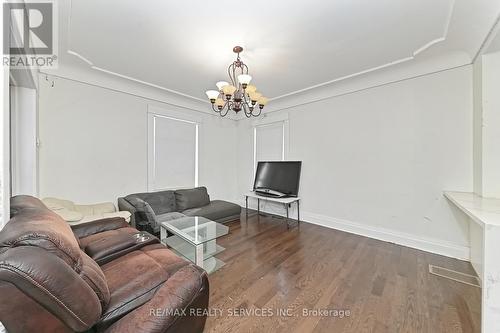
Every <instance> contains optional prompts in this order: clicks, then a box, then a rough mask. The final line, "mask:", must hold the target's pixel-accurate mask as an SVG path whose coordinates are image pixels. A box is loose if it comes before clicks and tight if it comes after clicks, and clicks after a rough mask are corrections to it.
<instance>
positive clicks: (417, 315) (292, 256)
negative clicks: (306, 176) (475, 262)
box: [205, 215, 481, 333]
mask: <svg viewBox="0 0 500 333" xmlns="http://www.w3.org/2000/svg"><path fill="white" fill-rule="evenodd" d="M228 225H229V226H230V232H229V235H227V236H225V237H223V238H221V239H220V241H218V242H219V244H221V245H222V246H224V247H225V248H226V251H225V252H222V253H221V254H219V255H218V256H217V257H218V258H220V259H221V260H223V261H225V262H226V266H224V267H223V268H222V269H221V270H219V271H217V272H215V273H213V274H211V275H210V308H211V309H212V310H213V316H211V317H209V318H208V320H207V325H206V329H205V332H339V333H340V332H353V333H354V332H355V333H360V332H384V333H385V332H419V333H420V332H429V333H437V332H453V333H456V332H480V329H479V325H480V304H481V299H480V289H479V288H476V287H471V286H467V285H464V284H461V283H458V282H454V281H451V280H447V279H444V278H441V277H437V276H434V275H430V274H429V273H428V265H429V264H434V265H439V266H443V267H447V268H451V269H456V270H460V271H462V272H466V273H473V271H472V267H471V266H470V264H469V263H467V262H463V261H459V260H455V259H450V258H446V257H442V256H438V255H434V254H430V253H427V252H422V251H418V250H414V249H411V248H407V247H403V246H399V245H395V244H390V243H385V242H381V241H377V240H373V239H370V238H365V237H361V236H356V235H353V234H349V233H345V232H341V231H336V230H333V229H328V228H324V227H320V226H316V225H313V224H308V223H301V225H300V229H297V228H296V227H294V228H292V229H290V231H287V230H286V227H285V224H284V222H283V220H282V219H279V218H272V217H262V216H261V217H260V218H259V219H257V216H255V215H254V216H252V217H250V218H249V221H248V224H246V223H245V222H244V221H241V222H240V221H235V222H232V223H229V224H228ZM278 309H282V310H281V311H282V313H281V315H273V316H268V315H270V314H276V313H277V311H278ZM304 309H306V310H307V309H310V310H314V309H323V310H349V311H350V316H348V317H347V316H344V318H340V314H341V312H339V313H335V312H334V311H331V312H330V313H328V314H329V315H330V316H325V314H326V313H322V314H321V315H320V314H318V313H315V315H310V316H305V315H304V313H303V311H304ZM215 311H217V312H215ZM219 311H220V312H219ZM344 313H346V312H344ZM246 314H250V315H246ZM238 315H239V316H238ZM335 315H337V316H336V317H335Z"/></svg>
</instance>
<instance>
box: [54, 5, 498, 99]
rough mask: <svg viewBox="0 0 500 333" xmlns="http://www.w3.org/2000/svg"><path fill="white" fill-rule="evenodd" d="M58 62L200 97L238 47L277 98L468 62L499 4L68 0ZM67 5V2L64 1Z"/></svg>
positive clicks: (222, 72)
mask: <svg viewBox="0 0 500 333" xmlns="http://www.w3.org/2000/svg"><path fill="white" fill-rule="evenodd" d="M64 4H65V5H66V10H65V11H64V13H65V14H64V15H65V16H67V17H63V18H62V20H60V27H61V32H60V38H62V41H61V44H62V48H63V50H60V53H64V51H69V53H70V54H69V55H68V54H66V55H65V56H62V57H60V62H61V63H63V64H70V65H73V66H80V67H82V68H86V69H88V70H90V71H95V70H101V71H102V70H104V71H109V72H112V73H115V74H117V75H120V76H125V77H128V78H132V79H135V80H139V81H144V82H147V83H149V84H153V85H157V86H160V87H163V88H166V89H169V90H173V91H175V92H179V93H181V94H185V95H188V96H192V97H194V98H201V99H205V94H204V91H205V90H207V89H213V88H214V87H215V86H214V83H215V82H216V81H219V80H227V74H226V68H227V66H228V65H229V64H230V63H231V62H232V61H233V60H234V54H233V53H232V47H233V46H235V45H242V46H243V47H244V48H245V51H244V52H243V53H242V59H243V61H244V62H245V63H247V65H248V66H249V68H250V74H251V75H252V76H253V77H254V79H255V80H254V83H255V84H256V85H257V87H258V88H259V90H261V91H262V92H263V93H264V94H265V95H266V96H268V97H271V98H275V97H279V96H282V95H286V94H290V93H293V92H296V91H300V90H303V89H307V88H309V87H313V86H316V85H321V84H324V83H325V82H330V81H335V80H339V79H343V78H346V77H350V76H353V75H357V74H358V73H362V72H366V71H370V70H372V69H376V68H380V67H384V66H389V65H390V64H392V63H401V62H405V61H419V60H421V59H428V58H429V57H434V56H443V55H446V54H459V55H460V56H462V57H463V59H464V62H469V63H470V60H471V59H472V58H473V57H474V56H475V54H476V53H477V52H478V50H479V48H480V46H481V44H482V43H483V41H484V39H485V37H486V35H487V34H488V32H489V31H490V29H491V28H492V26H493V24H494V22H495V20H496V18H497V17H498V15H499V13H500V1H498V0H473V1H471V0H379V1H373V0H331V1H325V0H308V1H305V0H302V1H300V0H273V1H270V0H253V1H239V0H233V1H229V0H219V1H217V2H215V1H206V0H205V1H201V0H199V1H196V0H186V1H159V0H158V1H147V2H145V1H142V2H141V1H137V0H114V1H99V0H72V1H71V0H66V2H65V3H64ZM64 4H63V7H64Z"/></svg>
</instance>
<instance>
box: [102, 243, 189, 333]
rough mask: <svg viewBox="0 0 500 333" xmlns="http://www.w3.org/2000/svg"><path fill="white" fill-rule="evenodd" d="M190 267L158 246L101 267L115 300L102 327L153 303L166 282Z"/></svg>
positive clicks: (152, 246) (111, 300)
mask: <svg viewBox="0 0 500 333" xmlns="http://www.w3.org/2000/svg"><path fill="white" fill-rule="evenodd" d="M187 265H190V263H189V262H188V261H186V260H184V259H182V258H180V257H179V256H177V255H175V254H174V253H173V252H172V251H170V250H168V249H167V248H165V246H163V245H161V244H155V245H148V246H145V247H143V248H141V249H140V250H137V251H134V252H131V253H128V254H126V255H124V256H122V257H120V258H117V259H115V260H113V261H111V262H109V263H107V264H104V265H103V266H101V268H102V270H103V272H104V275H105V276H106V280H107V282H108V287H109V291H110V293H111V298H110V302H109V304H108V307H107V309H106V310H105V311H104V314H103V315H102V319H101V323H100V325H99V326H101V327H106V326H108V325H109V324H111V323H112V322H114V321H115V320H116V319H117V318H120V317H122V316H123V315H125V314H127V313H128V312H130V311H132V310H134V309H135V308H137V307H139V306H140V305H142V304H144V303H146V302H147V301H149V300H150V299H151V298H152V297H153V296H154V294H155V292H156V290H157V289H158V288H159V287H161V286H162V284H163V283H164V282H165V281H167V280H168V279H169V278H170V277H171V276H172V275H173V274H175V272H177V271H178V270H179V269H181V268H182V267H184V266H187Z"/></svg>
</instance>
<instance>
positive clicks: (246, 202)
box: [245, 197, 248, 223]
mask: <svg viewBox="0 0 500 333" xmlns="http://www.w3.org/2000/svg"><path fill="white" fill-rule="evenodd" d="M245 212H246V222H247V223H248V197H245Z"/></svg>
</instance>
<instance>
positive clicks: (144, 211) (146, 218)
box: [119, 197, 157, 230]
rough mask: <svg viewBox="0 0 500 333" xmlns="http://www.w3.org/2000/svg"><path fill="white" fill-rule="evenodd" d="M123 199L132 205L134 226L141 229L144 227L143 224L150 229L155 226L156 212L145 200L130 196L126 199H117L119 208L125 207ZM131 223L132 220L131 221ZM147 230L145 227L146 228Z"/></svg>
mask: <svg viewBox="0 0 500 333" xmlns="http://www.w3.org/2000/svg"><path fill="white" fill-rule="evenodd" d="M125 201H126V202H127V204H128V205H130V206H132V207H133V210H134V214H133V215H134V227H135V228H139V229H141V230H143V229H144V227H145V226H149V227H151V230H152V229H154V227H155V226H156V224H157V222H156V214H155V212H154V210H153V208H151V206H150V205H149V203H147V202H146V201H144V200H142V199H141V198H138V197H131V198H129V199H127V200H125V199H124V200H123V201H121V200H119V205H123V206H120V209H125V208H126V205H125ZM131 224H132V222H131ZM146 230H147V229H146Z"/></svg>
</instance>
